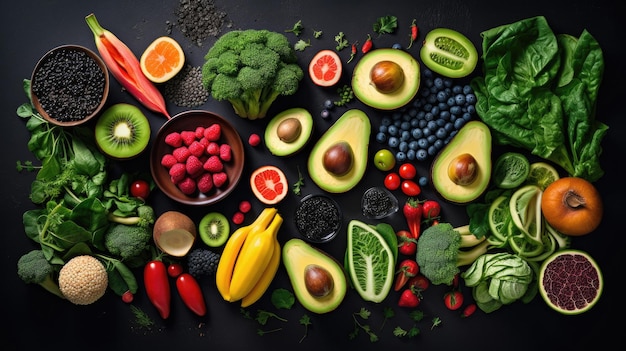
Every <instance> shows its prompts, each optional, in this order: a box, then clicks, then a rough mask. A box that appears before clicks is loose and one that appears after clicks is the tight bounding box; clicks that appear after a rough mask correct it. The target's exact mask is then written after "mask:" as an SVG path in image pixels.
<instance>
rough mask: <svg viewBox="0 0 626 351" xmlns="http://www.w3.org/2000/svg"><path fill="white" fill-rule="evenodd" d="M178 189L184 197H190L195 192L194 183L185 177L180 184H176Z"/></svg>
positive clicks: (191, 179)
mask: <svg viewBox="0 0 626 351" xmlns="http://www.w3.org/2000/svg"><path fill="white" fill-rule="evenodd" d="M177 185H178V189H180V191H182V192H183V194H185V195H191V194H193V193H194V192H195V191H196V181H195V180H193V178H191V177H185V178H184V179H183V180H182V181H181V182H180V183H178V184H177Z"/></svg>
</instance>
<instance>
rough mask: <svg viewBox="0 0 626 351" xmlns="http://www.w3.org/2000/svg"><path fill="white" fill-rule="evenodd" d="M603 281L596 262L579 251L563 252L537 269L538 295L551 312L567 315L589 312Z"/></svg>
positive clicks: (600, 293) (568, 250) (548, 259)
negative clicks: (552, 310)
mask: <svg viewBox="0 0 626 351" xmlns="http://www.w3.org/2000/svg"><path fill="white" fill-rule="evenodd" d="M603 287H604V280H603V278H602V272H601V271H600V267H599V266H598V264H597V263H596V261H595V260H594V259H593V258H592V257H591V255H589V254H588V253H586V252H584V251H581V250H574V249H564V250H559V251H556V252H555V253H554V254H552V255H551V256H550V257H548V258H547V259H546V260H545V261H543V263H542V264H541V267H540V269H539V292H540V294H541V297H542V298H543V300H544V301H545V302H546V303H547V304H548V306H550V307H551V308H552V309H554V310H555V311H558V312H560V313H563V314H567V315H574V314H580V313H583V312H585V311H588V310H589V309H591V308H592V307H593V306H594V305H595V304H596V302H598V300H600V296H601V295H602V289H603Z"/></svg>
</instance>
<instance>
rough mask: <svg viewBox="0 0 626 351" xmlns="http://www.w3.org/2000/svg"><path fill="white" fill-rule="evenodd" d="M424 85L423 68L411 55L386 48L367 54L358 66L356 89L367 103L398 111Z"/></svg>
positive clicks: (354, 79)
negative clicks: (421, 70)
mask: <svg viewBox="0 0 626 351" xmlns="http://www.w3.org/2000/svg"><path fill="white" fill-rule="evenodd" d="M419 85H420V66H419V63H418V62H417V60H416V59H415V58H414V57H413V56H412V55H411V54H409V53H408V52H406V51H402V50H398V49H391V48H383V49H376V50H372V51H370V52H369V53H367V54H366V55H365V56H363V58H361V60H359V62H358V63H357V65H356V66H355V67H354V73H353V74H352V90H353V91H354V96H356V98H357V99H359V100H360V101H361V102H363V103H364V104H366V105H368V106H371V107H374V108H377V109H380V110H394V109H397V108H400V107H402V106H404V105H406V104H407V103H409V102H410V101H411V100H413V98H414V97H415V95H416V94H417V90H418V88H419Z"/></svg>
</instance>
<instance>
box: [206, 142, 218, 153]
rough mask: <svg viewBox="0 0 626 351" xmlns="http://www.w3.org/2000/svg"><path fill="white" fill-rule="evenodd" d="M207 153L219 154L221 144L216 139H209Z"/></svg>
mask: <svg viewBox="0 0 626 351" xmlns="http://www.w3.org/2000/svg"><path fill="white" fill-rule="evenodd" d="M207 140H208V139H207ZM206 153H207V154H209V155H219V154H220V145H219V144H218V143H216V142H214V141H209V144H208V145H207V147H206Z"/></svg>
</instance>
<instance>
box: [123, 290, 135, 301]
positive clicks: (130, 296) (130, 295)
mask: <svg viewBox="0 0 626 351" xmlns="http://www.w3.org/2000/svg"><path fill="white" fill-rule="evenodd" d="M134 298H135V295H133V293H132V292H130V291H126V292H125V293H123V294H122V301H124V302H126V303H131V302H133V299H134Z"/></svg>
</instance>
